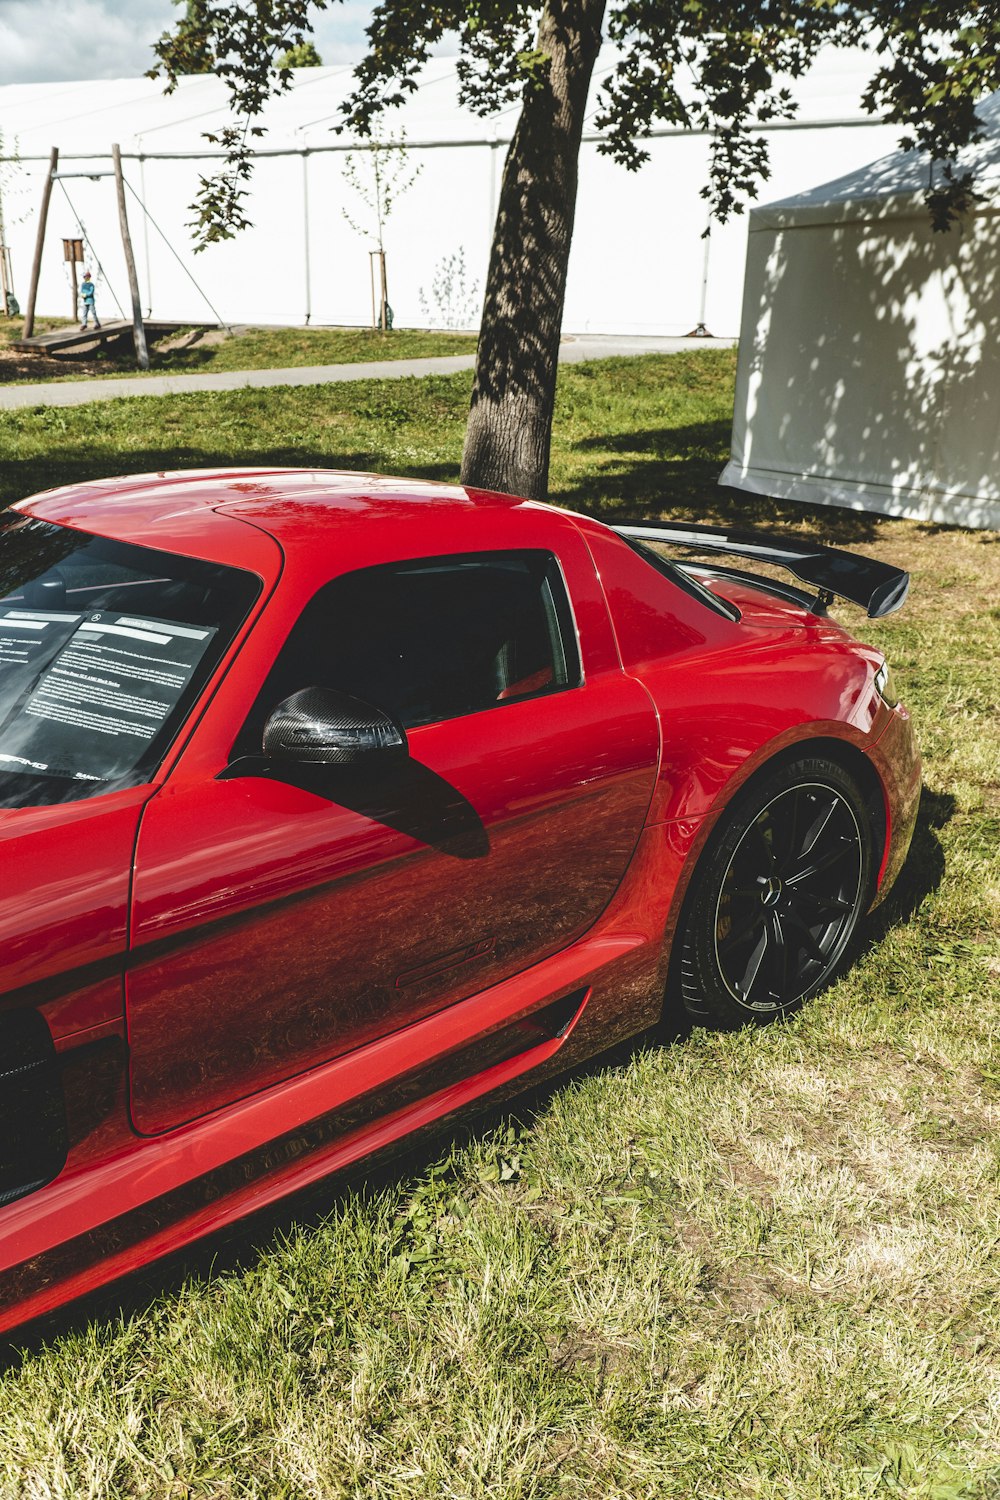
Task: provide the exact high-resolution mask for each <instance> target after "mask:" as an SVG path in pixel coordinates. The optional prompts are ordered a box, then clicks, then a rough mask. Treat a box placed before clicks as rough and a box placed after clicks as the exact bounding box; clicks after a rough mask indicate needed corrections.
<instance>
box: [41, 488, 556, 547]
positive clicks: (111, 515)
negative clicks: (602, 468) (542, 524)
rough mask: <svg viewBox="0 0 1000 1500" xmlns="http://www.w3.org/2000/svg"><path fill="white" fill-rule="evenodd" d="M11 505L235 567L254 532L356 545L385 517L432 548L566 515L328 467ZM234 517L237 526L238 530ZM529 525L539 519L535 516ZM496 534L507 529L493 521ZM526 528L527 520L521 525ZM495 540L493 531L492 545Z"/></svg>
mask: <svg viewBox="0 0 1000 1500" xmlns="http://www.w3.org/2000/svg"><path fill="white" fill-rule="evenodd" d="M18 509H23V510H26V511H28V512H29V513H30V514H31V515H34V516H37V517H38V518H39V519H41V520H46V521H52V522H55V523H57V524H62V525H67V526H73V527H75V528H78V529H80V530H84V531H93V532H95V533H97V534H98V535H101V536H107V537H112V538H114V539H116V540H119V541H124V542H132V543H135V544H137V545H145V546H156V547H162V548H164V549H167V550H170V549H173V550H177V551H180V552H184V553H186V554H188V555H195V556H203V557H206V558H208V559H210V560H213V561H220V562H225V561H228V562H230V563H232V564H233V565H234V566H240V565H243V566H251V567H252V566H255V565H256V566H259V562H258V563H255V561H254V554H255V551H257V552H259V551H260V550H261V549H260V546H259V542H258V545H257V547H256V549H255V547H254V543H253V540H252V539H253V537H254V535H255V534H256V536H257V538H259V537H260V534H261V533H262V532H263V533H265V534H266V535H267V536H270V537H272V538H273V539H274V541H276V542H277V543H278V544H279V546H280V547H281V550H282V552H283V553H285V554H286V555H294V554H295V553H296V552H301V551H302V550H304V549H308V548H311V547H315V546H317V545H329V544H330V542H331V538H332V537H333V536H334V535H335V536H336V541H337V544H338V546H344V547H345V550H346V551H354V550H355V549H354V548H353V547H351V545H350V540H351V537H352V535H353V536H354V537H355V538H360V537H361V536H362V535H363V536H364V539H365V545H364V546H363V548H362V549H361V550H363V551H364V552H366V553H367V552H368V551H369V550H370V547H371V544H372V542H373V541H374V539H375V538H374V533H375V532H377V531H381V532H382V534H383V535H384V534H385V531H384V528H380V527H373V525H372V523H373V522H379V521H381V522H385V523H388V524H389V526H390V528H391V532H392V534H393V536H394V537H395V538H396V539H397V540H399V539H400V538H401V536H402V535H405V534H412V535H413V536H414V537H416V536H419V539H420V542H421V545H422V546H423V547H424V548H425V549H426V550H427V551H428V552H430V551H433V550H434V549H435V548H437V547H439V546H440V545H441V543H442V539H445V538H446V539H447V545H446V546H445V548H444V550H447V551H453V550H455V547H456V544H457V545H458V546H461V545H462V537H463V535H465V534H466V533H467V532H469V525H468V523H469V522H470V521H472V520H473V518H474V517H479V518H482V519H486V518H487V517H490V516H492V517H495V518H497V519H498V520H499V519H500V518H501V517H503V516H506V515H510V513H511V512H513V511H517V512H519V513H520V514H521V515H522V516H523V515H525V514H526V513H530V512H534V513H536V516H537V519H538V520H540V519H541V517H542V516H545V517H548V518H550V523H551V519H555V518H557V517H560V516H562V517H563V523H564V524H569V521H568V516H566V514H565V513H563V512H559V511H554V510H553V509H552V508H551V507H549V506H545V505H538V504H536V503H535V502H532V501H526V500H519V499H517V498H516V497H515V496H511V495H501V494H497V493H494V492H491V491H486V490H476V489H467V488H465V487H463V486H461V485H451V484H439V483H433V482H430V481H427V480H418V479H395V478H390V477H387V476H385V475H379V474H363V473H357V472H354V471H346V470H335V469H293V468H282V469H264V468H254V469H251V468H246V469H202V470H198V469H187V470H180V471H177V472H159V473H152V474H133V475H127V476H124V477H121V478H117V479H97V480H88V481H85V482H84V483H82V484H77V485H68V486H65V487H64V488H62V489H57V490H49V491H47V492H45V493H44V494H42V495H37V496H34V497H33V498H32V499H30V500H26V501H22V502H20V504H19V506H18ZM234 522H242V523H244V524H243V526H242V527H240V529H239V534H237V532H236V530H235V529H234ZM536 526H537V520H536ZM500 529H501V531H505V530H506V529H507V528H506V527H504V526H503V525H502V524H501V528H500ZM530 529H532V528H531V527H530V523H529V530H530ZM471 533H473V534H474V536H473V538H472V541H471V543H470V545H479V542H478V541H476V540H475V538H476V537H478V538H480V539H481V538H482V536H483V535H484V529H483V526H482V524H481V521H480V524H475V523H473V525H472V527H471ZM499 541H500V539H499V537H498V542H499Z"/></svg>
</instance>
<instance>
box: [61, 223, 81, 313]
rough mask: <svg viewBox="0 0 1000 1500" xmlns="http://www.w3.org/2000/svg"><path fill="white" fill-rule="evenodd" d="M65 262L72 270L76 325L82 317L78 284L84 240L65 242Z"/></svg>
mask: <svg viewBox="0 0 1000 1500" xmlns="http://www.w3.org/2000/svg"><path fill="white" fill-rule="evenodd" d="M63 260H64V261H66V263H67V265H68V266H69V268H70V272H69V274H70V280H71V282H72V284H73V311H72V312H71V313H70V317H71V318H72V320H73V322H74V323H76V322H77V321H78V319H79V317H80V313H79V311H78V308H77V304H78V302H79V300H80V292H79V288H78V287H77V284H76V267H77V262H78V261H81V260H83V240H63Z"/></svg>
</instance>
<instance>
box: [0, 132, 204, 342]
mask: <svg viewBox="0 0 1000 1500" xmlns="http://www.w3.org/2000/svg"><path fill="white" fill-rule="evenodd" d="M73 177H86V178H89V179H91V180H97V179H99V178H102V177H113V178H114V182H115V192H116V196H117V201H118V224H119V228H120V230H121V239H122V250H123V252H124V257H125V268H126V271H127V274H128V285H129V297H130V300H131V305H132V317H131V321H129V320H128V319H127V318H126V317H124V316H122V317H120V318H117V319H110V320H109V319H105V320H102V322H101V323H99V324H97V325H96V326H95V327H92V328H82V327H81V326H80V325H79V323H78V314H77V300H78V296H79V289H78V285H77V279H76V278H77V265H78V264H80V263H82V262H83V261H84V260H85V259H88V258H91V259H92V260H93V262H94V264H95V265H96V266H97V267H98V270H99V271H100V272H101V274H102V275H103V267H101V264H100V260H99V259H98V257H97V255H96V252H95V251H94V249H93V247H92V246H91V247H90V250H89V252H86V253H85V249H84V236H85V233H86V232H85V230H83V225H82V222H81V221H80V219H79V216H78V215H77V216H76V217H77V223H78V225H79V227H80V229H81V236H80V237H79V238H74V239H64V240H63V242H62V244H63V259H64V260H65V261H66V263H67V265H68V266H69V268H70V281H71V284H72V296H73V308H72V318H73V322H72V326H71V327H68V328H57V329H54V330H52V331H50V332H48V333H39V334H36V333H35V304H36V300H37V296H38V280H39V275H40V272H41V266H42V252H43V249H44V246H45V231H46V226H47V224H48V216H49V202H50V200H51V197H52V188H53V185H54V184H55V183H57V182H58V183H59V185H60V187H61V188H62V191H63V193H64V195H65V197H66V201H67V203H69V204H70V208H71V209H72V207H73V205H72V203H70V199H69V194H68V192H66V188H65V186H64V185H63V184H64V182H65V181H66V180H67V179H69V178H73ZM126 187H129V184H127V183H126V181H125V177H124V174H123V172H122V160H121V149H120V147H119V146H118V145H113V146H112V147H111V167H110V168H109V169H101V168H97V169H95V168H92V167H88V168H87V169H86V170H85V171H82V172H65V171H60V170H59V148H58V146H53V147H52V152H51V156H50V158H49V169H48V173H47V174H46V177H45V183H44V186H43V188H42V201H41V205H40V210H39V216H38V231H37V234H36V236H35V253H34V258H33V261H32V266H31V282H30V285H29V289H28V301H27V306H26V308H25V311H24V328H23V330H22V333H21V337H20V338H19V339H16V340H12V344H11V346H12V347H13V348H14V349H17V350H21V351H23V352H25V353H37V354H58V353H62V352H69V351H72V350H74V349H78V348H80V347H81V346H82V345H85V344H93V343H100V344H104V343H108V342H110V341H113V340H116V339H120V338H122V337H123V336H124V335H126V334H129V333H131V336H132V345H133V348H134V350H135V358H136V363H137V364H138V366H139V368H140V370H148V369H149V363H150V361H149V339H150V337H152V338H154V339H155V338H159V337H161V336H162V335H163V334H165V333H170V332H173V331H175V330H176V329H179V328H184V327H187V326H188V324H187V323H182V322H165V321H164V320H163V319H155V320H154V319H152V318H150V317H148V316H147V317H145V318H144V317H143V313H142V306H141V303H140V300H139V278H138V276H137V274H136V267H135V256H134V254H133V250H132V236H131V234H130V232H129V222H128V211H127V206H126V198H125V190H126ZM130 191H131V192H132V193H133V196H134V197H136V201H137V202H138V203H139V206H140V208H141V209H142V210H143V213H144V214H145V215H146V217H147V218H149V211H148V209H147V208H146V205H145V203H143V201H142V199H141V198H139V197H138V195H137V194H136V193H135V190H134V189H132V188H130ZM73 212H74V214H75V213H76V211H75V210H73ZM150 222H153V221H152V220H150ZM154 227H155V228H156V229H157V230H158V231H159V233H160V234H161V235H162V230H159V226H158V225H155V224H154ZM164 238H166V236H164ZM167 244H168V247H169V248H170V250H171V252H172V253H173V254H174V256H175V258H177V259H180V257H179V256H177V252H176V250H174V247H173V246H172V245H170V243H169V241H167ZM182 264H183V262H182ZM184 269H185V270H186V271H187V275H188V276H189V278H190V279H191V281H192V282H194V285H195V286H196V287H197V289H198V291H199V293H200V294H201V296H202V297H205V293H204V292H203V291H202V289H201V288H200V287H198V283H197V282H196V281H195V280H194V277H193V276H192V275H191V272H190V270H188V268H187V267H186V266H185V268H184ZM0 272H2V281H3V285H2V294H3V308H4V309H6V310H7V312H8V316H9V315H10V303H11V301H12V300H13V299H12V296H10V297H9V293H10V267H9V263H8V261H7V257H6V251H5V250H4V249H3V247H2V246H0ZM112 297H114V293H113V292H112ZM114 300H115V301H116V302H117V298H114ZM205 300H206V302H208V298H207V297H205ZM13 305H14V308H15V309H16V308H17V304H16V302H14V304H13ZM208 305H209V307H211V303H210V302H209V303H208ZM119 311H121V308H120V305H119ZM212 312H213V313H215V309H214V308H212ZM215 316H216V318H218V321H219V323H220V324H221V325H222V326H223V327H226V326H227V325H226V323H225V321H224V320H223V319H222V318H220V317H219V315H218V313H215Z"/></svg>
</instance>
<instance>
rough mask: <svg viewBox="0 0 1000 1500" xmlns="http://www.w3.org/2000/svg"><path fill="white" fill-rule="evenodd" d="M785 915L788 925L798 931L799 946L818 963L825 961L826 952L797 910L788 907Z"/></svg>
mask: <svg viewBox="0 0 1000 1500" xmlns="http://www.w3.org/2000/svg"><path fill="white" fill-rule="evenodd" d="M785 917H786V920H787V922H788V924H789V926H790V927H791V928H792V929H793V930H794V931H795V932H797V933H798V935H799V938H800V940H801V943H800V946H801V947H802V948H803V949H804V950H805V952H806V953H808V955H809V957H810V958H811V959H814V960H815V962H816V963H818V964H822V963H825V962H826V954H825V953H824V952H823V949H822V948H821V947H820V945H819V943H818V942H817V940H816V938H815V936H814V934H813V932H812V929H811V928H809V927H807V926H806V924H805V922H804V921H803V920H802V918H801V917H800V916H799V914H798V912H797V911H795V910H794V909H790V910H789V911H787V912H786V914H785Z"/></svg>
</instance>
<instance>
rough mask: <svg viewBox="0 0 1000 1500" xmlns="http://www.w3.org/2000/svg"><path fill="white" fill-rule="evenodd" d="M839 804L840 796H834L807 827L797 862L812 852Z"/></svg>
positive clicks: (796, 856)
mask: <svg viewBox="0 0 1000 1500" xmlns="http://www.w3.org/2000/svg"><path fill="white" fill-rule="evenodd" d="M839 805H840V798H839V797H833V798H832V799H831V801H830V803H829V804H828V806H826V807H821V808H820V810H819V812H818V814H817V815H816V817H815V818H813V820H812V822H811V823H810V825H809V827H808V828H807V829H806V836H805V839H804V840H803V843H802V848H801V849H799V850H797V851H796V854H795V859H796V861H797V862H798V861H800V860H803V859H805V858H806V857H807V855H809V854H811V853H812V851H813V850H814V849H815V847H816V844H817V843H818V841H819V839H820V838H821V837H822V834H823V830H824V829H825V828H826V826H827V824H828V823H829V821H830V819H831V818H832V817H833V815H834V813H835V812H836V811H837V808H838V807H839Z"/></svg>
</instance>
